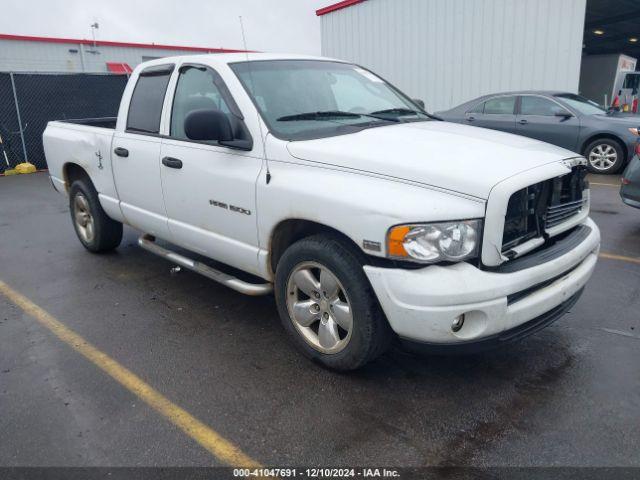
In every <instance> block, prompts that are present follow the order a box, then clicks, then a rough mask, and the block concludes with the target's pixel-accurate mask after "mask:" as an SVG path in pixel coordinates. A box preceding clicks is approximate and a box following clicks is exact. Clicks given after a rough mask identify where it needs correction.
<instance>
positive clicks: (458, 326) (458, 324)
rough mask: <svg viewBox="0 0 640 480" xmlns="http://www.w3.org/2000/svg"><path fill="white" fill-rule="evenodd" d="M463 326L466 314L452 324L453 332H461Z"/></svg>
mask: <svg viewBox="0 0 640 480" xmlns="http://www.w3.org/2000/svg"><path fill="white" fill-rule="evenodd" d="M463 325H464V313H463V314H462V315H460V316H458V317H456V318H455V319H454V320H453V323H452V324H451V331H452V332H459V331H460V329H461V328H462V326H463Z"/></svg>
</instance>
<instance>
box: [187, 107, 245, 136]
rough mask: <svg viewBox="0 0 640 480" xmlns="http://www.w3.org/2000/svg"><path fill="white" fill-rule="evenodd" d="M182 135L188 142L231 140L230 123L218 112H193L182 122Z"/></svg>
mask: <svg viewBox="0 0 640 480" xmlns="http://www.w3.org/2000/svg"><path fill="white" fill-rule="evenodd" d="M184 133H185V134H186V135H187V138H189V139H190V140H204V141H218V142H228V141H231V140H233V130H232V129H231V122H230V121H229V118H228V117H227V116H226V115H225V114H224V113H222V112H221V111H220V110H193V111H192V112H190V113H189V114H188V115H187V117H186V118H185V120H184Z"/></svg>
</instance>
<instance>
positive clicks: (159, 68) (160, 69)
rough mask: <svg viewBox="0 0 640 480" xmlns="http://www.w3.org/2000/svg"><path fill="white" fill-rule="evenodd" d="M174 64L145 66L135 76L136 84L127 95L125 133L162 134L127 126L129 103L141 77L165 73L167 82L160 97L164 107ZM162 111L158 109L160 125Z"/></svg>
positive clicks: (152, 135)
mask: <svg viewBox="0 0 640 480" xmlns="http://www.w3.org/2000/svg"><path fill="white" fill-rule="evenodd" d="M175 68H176V65H175V63H167V64H162V65H153V66H151V67H147V68H145V69H144V70H142V71H141V72H140V73H139V74H138V78H136V84H135V85H134V87H133V91H132V92H131V96H130V97H129V106H128V108H127V119H126V122H125V126H124V131H125V133H131V134H134V135H145V136H151V137H161V136H162V135H161V134H160V133H159V132H158V133H155V132H147V131H144V130H136V129H135V128H129V116H130V114H131V104H132V100H133V95H134V94H135V93H136V88H138V85H139V83H140V78H141V77H153V76H161V75H167V76H168V77H169V81H168V82H167V86H166V88H165V90H164V97H163V98H162V106H163V109H164V101H165V99H166V98H167V92H168V91H169V83H170V82H171V75H172V74H173V71H174V70H175ZM162 113H163V110H161V111H160V126H161V125H162ZM160 126H158V129H160Z"/></svg>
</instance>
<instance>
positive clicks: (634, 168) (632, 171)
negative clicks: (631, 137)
mask: <svg viewBox="0 0 640 480" xmlns="http://www.w3.org/2000/svg"><path fill="white" fill-rule="evenodd" d="M639 155H640V143H638V144H637V145H636V154H635V155H634V157H633V158H632V159H631V161H630V162H629V165H628V166H627V168H626V169H625V171H624V173H623V174H622V186H621V187H620V197H622V201H623V202H624V203H626V204H627V205H629V206H630V207H635V208H640V156H639Z"/></svg>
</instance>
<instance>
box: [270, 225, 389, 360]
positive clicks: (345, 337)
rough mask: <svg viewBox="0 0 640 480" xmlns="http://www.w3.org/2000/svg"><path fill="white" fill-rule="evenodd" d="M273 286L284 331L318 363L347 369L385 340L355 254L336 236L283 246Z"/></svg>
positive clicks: (386, 327)
mask: <svg viewBox="0 0 640 480" xmlns="http://www.w3.org/2000/svg"><path fill="white" fill-rule="evenodd" d="M275 290H276V291H275V293H276V302H277V304H278V312H279V314H280V318H281V320H282V323H283V326H284V328H285V330H286V331H287V332H288V334H289V335H290V336H291V338H292V339H293V341H294V343H295V344H296V345H297V346H298V348H299V349H300V350H301V351H302V353H303V354H305V355H306V356H307V357H309V358H311V359H312V360H314V361H316V362H318V363H320V364H322V365H323V366H326V367H329V368H332V369H335V370H353V369H356V368H359V367H361V366H363V365H364V364H366V363H367V362H369V361H371V360H373V359H374V358H376V357H377V356H378V355H380V354H381V353H383V352H384V351H385V350H386V349H387V347H388V346H389V344H390V341H391V338H392V332H391V329H390V327H389V325H388V323H387V320H386V318H385V317H384V314H383V313H382V310H381V309H380V306H379V305H378V302H377V299H376V297H375V293H374V292H373V290H372V288H371V286H370V284H369V281H368V280H367V278H366V276H365V274H364V271H363V269H362V261H361V258H360V256H359V254H358V253H357V252H354V251H353V250H352V249H351V248H350V247H349V246H348V245H346V243H345V242H342V241H341V240H340V239H338V238H335V237H332V236H328V235H316V236H313V237H309V238H306V239H303V240H300V241H299V242H297V243H295V244H293V245H292V246H291V247H289V248H288V249H287V251H286V252H285V253H284V255H283V256H282V258H281V259H280V261H279V262H278V267H277V269H276V282H275Z"/></svg>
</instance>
